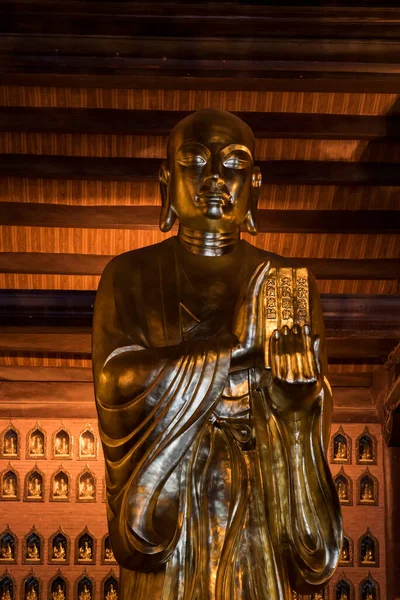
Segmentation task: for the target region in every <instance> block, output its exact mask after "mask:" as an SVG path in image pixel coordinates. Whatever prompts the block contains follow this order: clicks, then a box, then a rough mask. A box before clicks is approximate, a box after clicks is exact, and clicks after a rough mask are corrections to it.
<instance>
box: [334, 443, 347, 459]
mask: <svg viewBox="0 0 400 600" xmlns="http://www.w3.org/2000/svg"><path fill="white" fill-rule="evenodd" d="M335 458H336V459H338V460H343V459H345V458H347V446H346V444H345V443H344V442H342V441H341V440H339V441H338V443H337V447H336V454H335Z"/></svg>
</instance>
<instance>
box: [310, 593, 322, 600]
mask: <svg viewBox="0 0 400 600" xmlns="http://www.w3.org/2000/svg"><path fill="white" fill-rule="evenodd" d="M323 598H324V597H323V595H322V593H321V592H316V593H315V594H313V596H312V600H323Z"/></svg>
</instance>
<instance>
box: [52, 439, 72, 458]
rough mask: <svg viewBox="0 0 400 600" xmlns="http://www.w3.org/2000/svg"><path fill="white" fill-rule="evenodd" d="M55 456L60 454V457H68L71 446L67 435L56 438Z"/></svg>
mask: <svg viewBox="0 0 400 600" xmlns="http://www.w3.org/2000/svg"><path fill="white" fill-rule="evenodd" d="M55 454H58V455H59V456H68V454H69V444H68V440H67V438H66V437H65V435H63V436H62V437H56V443H55Z"/></svg>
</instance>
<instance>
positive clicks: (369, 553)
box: [361, 546, 375, 563]
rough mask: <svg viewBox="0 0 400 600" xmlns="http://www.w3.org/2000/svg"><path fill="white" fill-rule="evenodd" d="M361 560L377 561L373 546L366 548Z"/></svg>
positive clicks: (364, 561) (367, 561)
mask: <svg viewBox="0 0 400 600" xmlns="http://www.w3.org/2000/svg"><path fill="white" fill-rule="evenodd" d="M361 562H363V563H374V562H375V557H374V553H373V550H372V548H371V546H368V548H367V549H366V551H365V554H364V556H363V557H362V561H361Z"/></svg>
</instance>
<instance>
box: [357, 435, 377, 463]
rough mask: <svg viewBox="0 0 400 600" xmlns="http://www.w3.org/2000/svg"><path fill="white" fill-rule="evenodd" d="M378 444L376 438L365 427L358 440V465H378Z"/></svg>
mask: <svg viewBox="0 0 400 600" xmlns="http://www.w3.org/2000/svg"><path fill="white" fill-rule="evenodd" d="M377 460H378V456H377V443H376V438H375V436H373V435H372V433H370V431H369V429H368V427H365V429H364V431H363V432H362V433H361V435H359V436H358V438H357V440H356V463H357V464H359V465H376V464H377Z"/></svg>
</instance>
